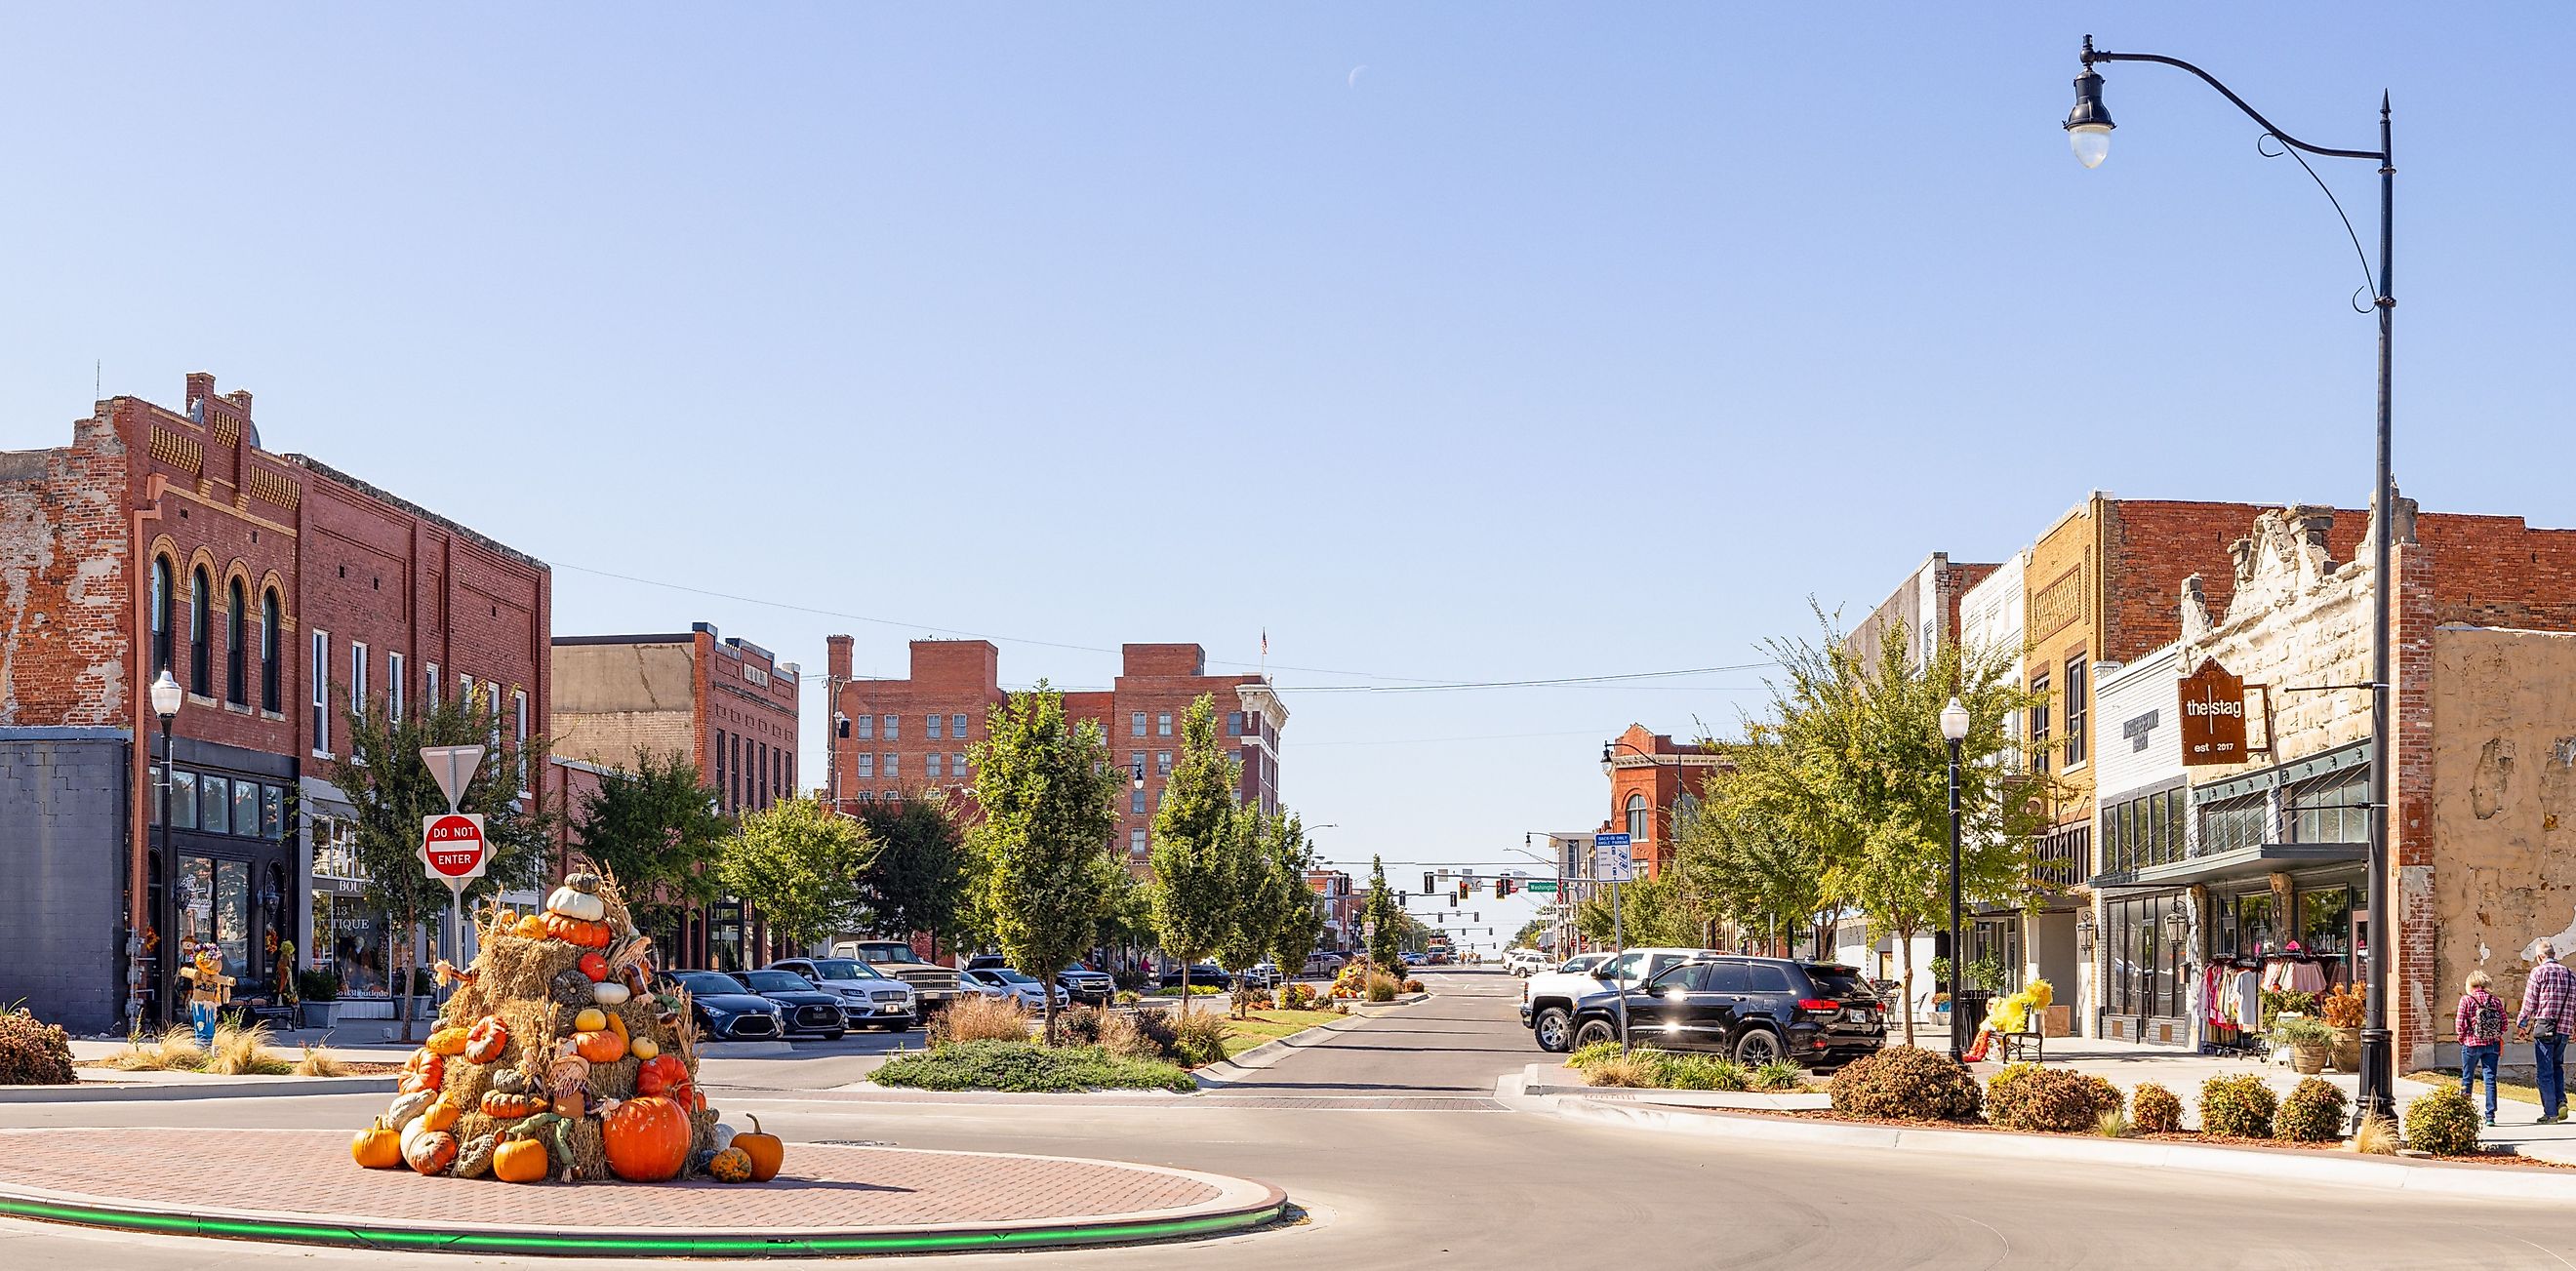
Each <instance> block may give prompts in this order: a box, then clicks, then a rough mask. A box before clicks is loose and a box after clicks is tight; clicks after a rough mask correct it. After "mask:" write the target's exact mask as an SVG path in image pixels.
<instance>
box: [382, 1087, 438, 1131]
mask: <svg viewBox="0 0 2576 1271" xmlns="http://www.w3.org/2000/svg"><path fill="white" fill-rule="evenodd" d="M437 1101H438V1092H437V1091H435V1090H415V1091H412V1092H410V1093H408V1094H405V1095H403V1096H402V1097H401V1098H399V1099H396V1100H394V1103H393V1106H392V1107H390V1108H387V1109H385V1115H384V1123H385V1124H386V1125H387V1126H390V1127H393V1128H394V1129H396V1130H397V1131H399V1130H400V1128H401V1127H403V1126H406V1125H409V1124H411V1123H412V1119H413V1118H415V1117H417V1116H419V1115H420V1114H421V1113H423V1112H427V1111H429V1105H431V1104H433V1103H436V1102H437Z"/></svg>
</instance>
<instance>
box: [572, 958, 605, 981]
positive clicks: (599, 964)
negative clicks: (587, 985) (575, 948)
mask: <svg viewBox="0 0 2576 1271" xmlns="http://www.w3.org/2000/svg"><path fill="white" fill-rule="evenodd" d="M573 965H575V966H578V967H580V968H581V973H582V974H583V975H587V976H589V977H590V982H591V983H593V984H597V983H599V982H600V981H602V980H605V979H607V978H608V959H606V958H603V957H601V956H599V955H598V954H596V953H585V954H583V955H581V961H579V962H576V963H574V964H573Z"/></svg>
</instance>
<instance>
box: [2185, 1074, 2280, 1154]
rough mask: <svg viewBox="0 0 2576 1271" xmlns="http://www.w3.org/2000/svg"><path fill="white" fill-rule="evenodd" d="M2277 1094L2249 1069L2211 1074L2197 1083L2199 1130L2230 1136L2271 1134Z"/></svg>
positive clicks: (2278, 1099) (2263, 1136)
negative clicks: (2224, 1074) (2249, 1071)
mask: <svg viewBox="0 0 2576 1271" xmlns="http://www.w3.org/2000/svg"><path fill="white" fill-rule="evenodd" d="M2279 1107H2280V1097H2279V1096H2277V1095H2275V1094H2273V1093H2272V1087H2270V1086H2267V1085H2264V1084H2263V1079H2262V1078H2261V1077H2257V1076H2255V1075H2254V1074H2252V1073H2238V1074H2237V1075H2235V1076H2233V1077H2212V1078H2210V1079H2209V1080H2207V1081H2204V1082H2202V1083H2200V1130H2201V1133H2203V1134H2217V1135H2223V1136H2225V1137H2227V1138H2233V1139H2268V1138H2270V1137H2272V1114H2273V1112H2275V1111H2277V1110H2278V1109H2279Z"/></svg>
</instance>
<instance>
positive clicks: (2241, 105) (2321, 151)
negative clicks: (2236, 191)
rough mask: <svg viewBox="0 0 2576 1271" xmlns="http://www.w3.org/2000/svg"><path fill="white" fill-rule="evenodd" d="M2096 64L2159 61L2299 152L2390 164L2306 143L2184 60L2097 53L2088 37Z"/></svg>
mask: <svg viewBox="0 0 2576 1271" xmlns="http://www.w3.org/2000/svg"><path fill="white" fill-rule="evenodd" d="M2095 62H2158V63H2161V64H2163V65H2166V66H2172V67H2178V68H2180V69H2182V70H2186V71H2189V72H2191V73H2192V74H2194V75H2197V76H2199V77H2200V79H2201V82H2202V83H2204V84H2207V85H2209V86H2210V87H2211V88H2215V89H2217V90H2218V92H2219V95H2220V96H2222V97H2225V98H2226V99H2227V100H2229V101H2231V102H2234V103H2236V108H2237V109H2238V110H2241V111H2244V112H2245V115H2246V117H2247V118H2249V119H2252V120H2253V121H2254V122H2256V123H2258V124H2261V125H2263V130H2264V131H2265V132H2268V133H2270V134H2272V135H2273V136H2275V137H2278V138H2280V139H2281V143H2282V144H2283V145H2287V146H2294V147H2296V148H2298V149H2301V150H2305V151H2307V152H2308V153H2309V154H2318V155H2324V156H2326V157H2327V158H2330V159H2377V160H2379V161H2380V162H2381V163H2386V162H2388V152H2387V151H2385V150H2337V149H2335V148H2334V147H2332V146H2312V145H2309V144H2308V143H2307V142H2304V141H2301V140H2299V139H2298V138H2296V137H2293V136H2291V135H2290V134H2289V133H2286V132H2284V131H2282V130H2281V128H2280V126H2279V125H2277V124H2275V123H2273V122H2272V121H2271V120H2269V119H2265V118H2264V117H2263V112H2262V111H2259V110H2256V109H2254V108H2253V107H2252V106H2250V105H2248V104H2246V101H2245V99H2244V98H2242V97H2239V96H2237V95H2236V90H2234V89H2232V88H2229V87H2228V86H2227V85H2225V84H2222V83H2219V82H2218V77H2217V76H2215V75H2212V74H2210V73H2209V72H2207V71H2204V70H2202V69H2200V68H2199V67H2197V66H2194V65H2192V64H2191V63H2189V62H2186V61H2184V60H2182V59H2181V58H2178V57H2166V56H2164V55H2163V54H2161V53H2105V52H2101V51H2098V50H2096V49H2095V48H2094V47H2093V37H2092V36H2089V35H2088V36H2085V37H2084V66H2085V69H2087V70H2090V69H2092V66H2093V64H2094V63H2095ZM2380 109H2381V110H2382V111H2383V112H2385V111H2386V110H2387V103H2386V102H2384V101H2383V102H2382V103H2381V104H2380Z"/></svg>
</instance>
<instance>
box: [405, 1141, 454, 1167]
mask: <svg viewBox="0 0 2576 1271" xmlns="http://www.w3.org/2000/svg"><path fill="white" fill-rule="evenodd" d="M403 1159H404V1160H405V1161H407V1162H409V1163H410V1164H411V1167H412V1170H413V1171H414V1172H416V1173H421V1174H435V1173H438V1172H439V1171H441V1170H444V1169H446V1168H447V1167H448V1166H450V1165H453V1164H455V1163H456V1136H455V1135H453V1134H449V1133H447V1132H446V1131H444V1130H432V1131H430V1132H428V1133H426V1134H422V1135H419V1136H417V1137H415V1138H413V1139H412V1141H411V1146H410V1148H408V1149H407V1150H405V1151H404V1152H403Z"/></svg>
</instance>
